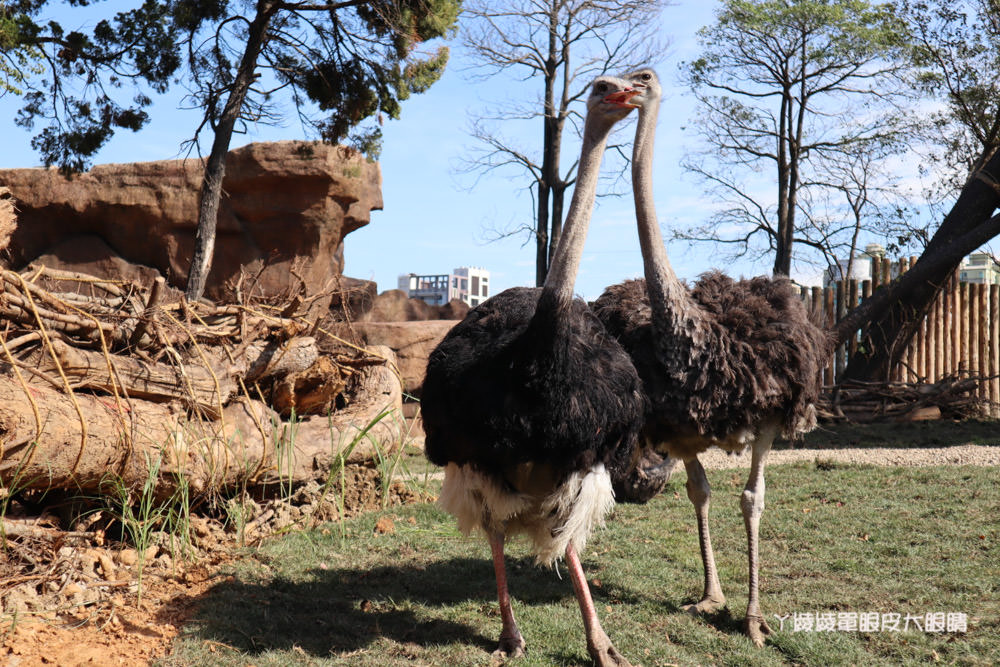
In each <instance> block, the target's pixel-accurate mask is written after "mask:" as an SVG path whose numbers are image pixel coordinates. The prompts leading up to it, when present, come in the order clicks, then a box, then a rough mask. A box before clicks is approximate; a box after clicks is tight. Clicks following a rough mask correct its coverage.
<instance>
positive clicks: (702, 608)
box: [681, 596, 726, 616]
mask: <svg viewBox="0 0 1000 667" xmlns="http://www.w3.org/2000/svg"><path fill="white" fill-rule="evenodd" d="M725 606H726V598H724V597H722V596H719V597H717V598H713V597H704V598H702V599H701V600H700V601H698V602H696V603H695V604H685V605H682V606H681V609H683V610H684V611H686V612H688V613H689V614H694V615H695V616H698V615H699V614H714V613H715V612H717V611H719V610H720V609H722V608H723V607H725Z"/></svg>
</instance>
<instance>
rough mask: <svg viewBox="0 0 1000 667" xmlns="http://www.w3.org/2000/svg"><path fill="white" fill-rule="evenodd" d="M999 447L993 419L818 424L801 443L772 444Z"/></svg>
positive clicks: (782, 445)
mask: <svg viewBox="0 0 1000 667" xmlns="http://www.w3.org/2000/svg"><path fill="white" fill-rule="evenodd" d="M970 443H971V444H979V445H994V446H996V445H998V443H1000V436H998V423H997V422H996V421H995V420H975V419H968V420H964V421H953V420H950V419H937V420H930V421H909V422H907V421H890V420H885V421H877V422H872V423H867V424H860V423H859V424H846V423H844V424H829V423H821V424H820V425H819V426H818V427H817V428H816V430H814V431H811V432H810V433H807V434H806V435H805V436H803V438H802V439H801V440H797V441H794V442H787V441H781V442H776V443H775V449H835V448H842V447H858V448H865V449H867V448H870V447H898V448H914V449H920V448H923V447H951V446H955V445H965V444H970Z"/></svg>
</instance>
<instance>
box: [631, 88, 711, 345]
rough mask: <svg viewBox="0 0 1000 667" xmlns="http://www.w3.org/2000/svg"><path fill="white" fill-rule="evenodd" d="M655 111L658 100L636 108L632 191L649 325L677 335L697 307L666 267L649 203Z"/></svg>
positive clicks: (651, 198)
mask: <svg viewBox="0 0 1000 667" xmlns="http://www.w3.org/2000/svg"><path fill="white" fill-rule="evenodd" d="M659 110H660V103H659V100H653V101H652V102H651V103H650V104H648V105H646V106H643V107H641V108H640V109H639V122H638V125H637V127H636V131H635V145H634V146H633V149H632V190H633V195H634V197H635V215H636V221H637V223H638V227H639V246H640V248H641V250H642V262H643V269H644V272H645V274H646V289H647V290H648V292H649V301H650V307H651V309H652V311H653V326H654V327H656V328H657V329H658V330H660V331H662V332H663V333H670V334H672V335H677V334H679V333H680V328H683V329H685V330H687V331H690V330H691V328H690V325H691V323H692V319H697V318H696V313H697V310H698V308H697V304H695V303H694V301H693V300H692V299H691V297H690V294H689V293H688V291H687V289H686V287H685V286H684V284H683V283H682V282H681V281H680V280H678V279H677V274H675V273H674V270H673V268H672V267H671V266H670V259H669V258H668V257H667V250H666V247H665V246H664V245H663V235H662V234H661V233H660V223H659V222H658V220H657V218H656V206H655V205H654V203H653V139H654V137H655V136H656V119H657V116H658V115H659ZM684 325H686V326H684Z"/></svg>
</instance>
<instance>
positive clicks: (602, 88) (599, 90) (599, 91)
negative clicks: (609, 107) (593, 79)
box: [594, 83, 608, 93]
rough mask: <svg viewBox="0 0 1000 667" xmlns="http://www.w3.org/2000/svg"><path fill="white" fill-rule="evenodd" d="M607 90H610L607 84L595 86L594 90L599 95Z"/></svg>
mask: <svg viewBox="0 0 1000 667" xmlns="http://www.w3.org/2000/svg"><path fill="white" fill-rule="evenodd" d="M607 89H608V84H606V83H599V84H597V85H595V86H594V90H596V91H597V92H598V93H603V92H604V91H606V90H607Z"/></svg>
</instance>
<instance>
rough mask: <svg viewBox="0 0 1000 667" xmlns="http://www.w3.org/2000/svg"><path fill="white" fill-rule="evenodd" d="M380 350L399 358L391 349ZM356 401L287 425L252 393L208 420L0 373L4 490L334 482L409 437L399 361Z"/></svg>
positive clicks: (374, 371)
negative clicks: (346, 466)
mask: <svg viewBox="0 0 1000 667" xmlns="http://www.w3.org/2000/svg"><path fill="white" fill-rule="evenodd" d="M379 354H381V355H383V356H387V357H388V358H389V359H392V352H391V350H389V349H388V348H381V349H380V350H379ZM354 395H355V396H356V399H355V400H354V401H353V402H352V403H351V404H350V405H349V406H348V407H346V408H345V409H343V410H338V411H337V412H334V413H332V414H331V415H330V416H329V417H326V416H315V417H308V418H304V419H298V420H293V421H287V422H285V421H282V420H281V418H280V417H279V416H278V415H277V414H276V413H275V412H274V411H272V410H271V409H270V408H268V407H267V406H266V405H265V404H263V403H261V402H259V401H253V400H249V399H247V398H245V397H244V398H242V399H238V400H236V401H234V402H233V403H231V404H230V405H228V406H226V407H225V409H224V410H223V411H222V414H221V417H220V418H219V419H218V420H214V421H203V420H194V419H189V418H187V417H186V415H185V411H184V410H182V409H181V410H178V409H177V408H176V407H174V406H172V405H168V404H163V403H152V402H148V401H142V400H135V399H131V400H126V399H120V400H118V399H115V398H114V397H112V396H93V395H89V394H82V393H74V394H73V395H72V396H68V395H67V394H65V393H63V392H61V391H58V390H55V389H53V388H51V387H49V386H47V385H34V384H32V385H24V384H22V383H21V381H20V380H19V379H18V378H17V377H16V376H14V375H13V374H11V373H0V442H2V443H3V448H2V450H0V486H4V487H6V488H8V489H13V490H20V489H26V488H36V489H72V490H74V491H82V492H99V491H100V490H101V488H102V487H103V486H105V485H107V484H111V483H117V482H121V483H123V484H125V485H126V486H129V487H136V486H141V485H142V484H143V483H144V481H145V480H146V479H147V477H148V476H149V475H150V474H155V475H157V476H158V481H157V492H158V493H160V494H162V495H168V494H170V493H171V492H172V491H173V489H174V488H175V487H176V486H177V483H178V482H179V480H181V479H182V478H183V479H184V480H186V481H187V482H188V483H189V484H190V488H191V490H192V491H193V492H195V493H198V494H203V493H210V492H220V491H223V490H225V489H227V488H233V487H236V486H243V485H246V486H261V485H265V484H276V483H278V482H279V481H281V482H285V483H288V482H289V481H291V482H292V483H299V482H305V481H309V480H313V479H325V478H326V476H327V475H328V474H329V471H330V469H331V465H334V464H336V463H337V462H338V460H339V457H341V456H343V457H344V459H346V460H347V461H353V462H358V461H365V460H371V459H372V458H373V457H374V456H375V451H374V448H375V447H376V446H377V447H379V448H381V450H382V454H383V455H385V454H386V453H388V452H389V451H391V449H392V448H393V447H395V446H397V445H398V443H399V441H400V438H399V433H400V425H399V424H398V423H397V420H398V419H399V414H400V413H399V409H400V407H401V396H402V394H401V387H400V384H399V380H398V378H397V376H396V374H395V372H394V371H393V370H392V367H391V365H390V364H383V365H379V366H371V367H368V368H365V369H363V370H362V371H361V379H360V381H359V387H358V389H357V391H356V392H355V393H354ZM387 409H388V410H390V414H388V415H385V416H383V417H382V419H381V420H380V421H379V422H378V423H376V424H375V425H374V426H372V428H371V429H370V430H368V431H367V433H368V434H369V435H370V436H371V439H369V438H367V437H363V438H360V439H359V438H358V436H359V435H362V434H363V433H365V432H366V431H365V429H366V427H368V426H369V425H370V424H371V422H372V421H373V420H375V419H377V418H378V417H379V416H380V415H381V414H382V413H383V412H384V411H385V410H387ZM355 441H357V442H356V443H355ZM373 442H374V444H373ZM348 450H349V451H348Z"/></svg>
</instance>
